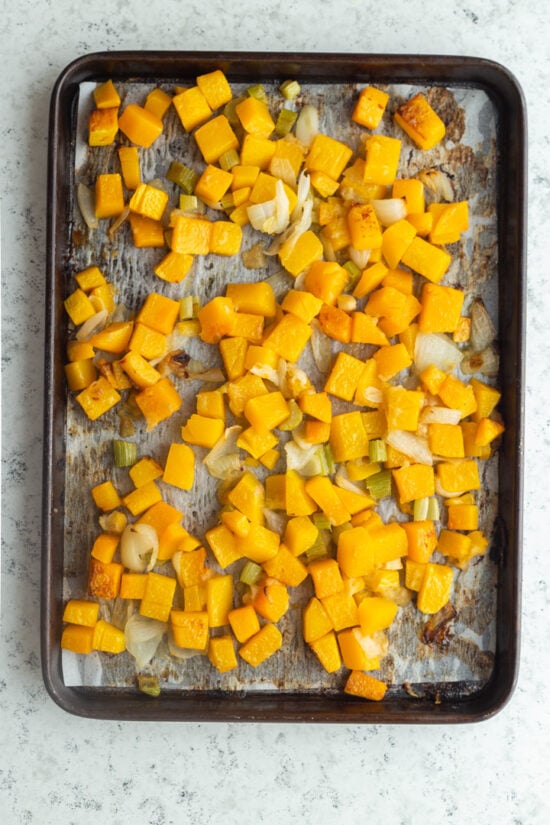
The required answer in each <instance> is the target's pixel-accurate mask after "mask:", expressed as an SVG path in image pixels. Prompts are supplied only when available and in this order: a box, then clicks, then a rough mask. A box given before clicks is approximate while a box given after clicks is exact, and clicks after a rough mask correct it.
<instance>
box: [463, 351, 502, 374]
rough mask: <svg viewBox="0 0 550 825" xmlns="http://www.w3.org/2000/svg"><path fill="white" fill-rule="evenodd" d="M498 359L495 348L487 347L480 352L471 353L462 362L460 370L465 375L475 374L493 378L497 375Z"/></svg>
mask: <svg viewBox="0 0 550 825" xmlns="http://www.w3.org/2000/svg"><path fill="white" fill-rule="evenodd" d="M499 364H500V359H499V355H498V352H497V349H496V347H494V346H489V347H487V348H486V349H484V350H483V351H482V352H472V353H468V355H467V356H466V357H465V358H464V359H463V360H462V362H461V364H460V369H461V370H462V372H463V373H464V374H465V375H473V374H474V373H476V372H479V373H481V374H482V375H486V376H487V377H488V378H494V377H495V376H496V375H498V369H499Z"/></svg>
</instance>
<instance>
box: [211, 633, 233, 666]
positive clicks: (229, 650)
mask: <svg viewBox="0 0 550 825" xmlns="http://www.w3.org/2000/svg"><path fill="white" fill-rule="evenodd" d="M208 658H209V660H210V663H211V664H212V665H214V667H215V668H216V670H218V671H219V672H220V673H227V671H228V670H234V668H236V667H237V664H238V662H237V656H236V654H235V648H234V647H233V639H232V638H231V636H229V635H225V636H213V637H212V638H211V639H210V641H209V643H208Z"/></svg>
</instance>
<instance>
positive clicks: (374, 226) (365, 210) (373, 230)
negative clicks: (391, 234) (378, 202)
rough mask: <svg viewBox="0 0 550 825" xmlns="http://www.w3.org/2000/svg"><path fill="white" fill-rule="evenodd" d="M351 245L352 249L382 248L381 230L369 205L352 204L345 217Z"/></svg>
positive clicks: (372, 208)
mask: <svg viewBox="0 0 550 825" xmlns="http://www.w3.org/2000/svg"><path fill="white" fill-rule="evenodd" d="M347 221H348V228H349V234H350V237H351V245H352V246H353V247H354V249H359V250H365V249H376V248H377V247H380V246H382V229H381V227H380V223H379V222H378V218H377V217H376V212H375V211H374V207H373V206H372V205H371V204H369V203H361V204H354V205H353V206H351V207H350V209H349V210H348V215H347Z"/></svg>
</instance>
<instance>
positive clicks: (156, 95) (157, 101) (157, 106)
mask: <svg viewBox="0 0 550 825" xmlns="http://www.w3.org/2000/svg"><path fill="white" fill-rule="evenodd" d="M171 104H172V97H171V95H169V94H168V93H167V92H165V91H163V90H162V89H159V88H158V87H157V88H156V89H153V90H152V91H150V92H149V94H148V95H147V97H146V98H145V104H144V106H143V108H144V109H145V110H146V111H147V112H152V113H153V114H154V115H155V116H156V117H158V118H160V120H162V118H163V117H164V115H165V114H166V112H167V111H168V109H169V108H170V106H171Z"/></svg>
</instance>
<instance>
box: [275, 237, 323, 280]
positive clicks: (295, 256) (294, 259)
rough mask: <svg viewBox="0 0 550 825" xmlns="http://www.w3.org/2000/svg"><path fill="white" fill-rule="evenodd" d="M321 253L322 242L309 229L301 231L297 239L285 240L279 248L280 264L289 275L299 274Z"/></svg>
mask: <svg viewBox="0 0 550 825" xmlns="http://www.w3.org/2000/svg"><path fill="white" fill-rule="evenodd" d="M322 255H323V244H322V243H321V241H320V240H319V238H318V237H317V235H316V234H315V232H313V231H312V230H311V229H308V230H307V231H306V232H303V233H302V234H301V235H300V236H299V237H298V239H297V240H295V239H292V242H290V241H285V242H284V243H283V244H282V246H281V248H280V249H279V260H280V262H281V265H282V266H283V267H284V268H285V269H286V270H287V272H290V274H291V275H295V276H296V275H299V274H300V272H303V271H304V270H305V269H307V268H308V266H310V264H312V263H313V262H314V261H318V260H320V258H321V257H322Z"/></svg>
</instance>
